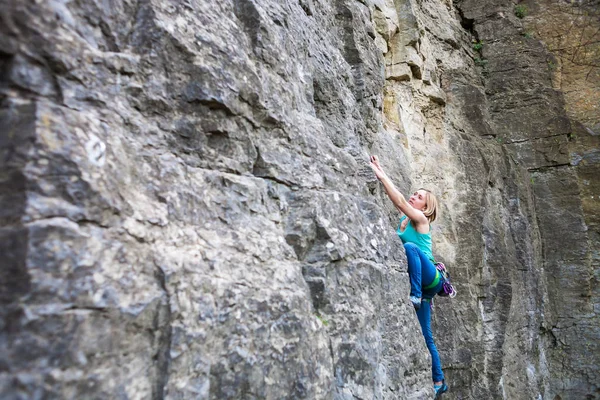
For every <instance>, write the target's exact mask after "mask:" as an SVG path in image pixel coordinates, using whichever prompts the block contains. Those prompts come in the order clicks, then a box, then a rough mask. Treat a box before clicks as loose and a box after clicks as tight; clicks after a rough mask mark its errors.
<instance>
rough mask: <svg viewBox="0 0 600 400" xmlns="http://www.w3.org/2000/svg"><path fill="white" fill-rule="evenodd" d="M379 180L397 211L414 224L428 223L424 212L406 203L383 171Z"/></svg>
mask: <svg viewBox="0 0 600 400" xmlns="http://www.w3.org/2000/svg"><path fill="white" fill-rule="evenodd" d="M379 180H380V181H381V183H382V184H383V188H384V189H385V192H386V193H387V195H388V197H389V198H390V200H391V201H392V203H394V205H395V206H396V208H397V209H398V211H400V212H401V213H403V214H405V215H406V216H407V217H408V218H409V219H410V220H411V221H414V222H415V224H416V225H421V224H425V225H427V224H428V221H427V217H425V214H423V213H422V212H421V211H419V210H417V209H415V208H414V207H413V206H411V205H410V204H408V201H406V198H404V196H403V195H402V193H400V192H399V191H398V189H396V186H394V183H393V182H392V181H391V179H390V178H389V177H388V176H387V175H386V174H385V172H384V173H383V176H382V177H381V178H379Z"/></svg>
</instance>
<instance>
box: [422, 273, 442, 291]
mask: <svg viewBox="0 0 600 400" xmlns="http://www.w3.org/2000/svg"><path fill="white" fill-rule="evenodd" d="M440 279H441V276H440V271H438V270H437V269H436V270H435V278H433V282H431V283H430V284H429V285H427V286H424V287H423V289H424V290H429V289H433V288H434V287H436V286H437V285H438V283H440Z"/></svg>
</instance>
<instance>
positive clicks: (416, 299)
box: [410, 296, 421, 310]
mask: <svg viewBox="0 0 600 400" xmlns="http://www.w3.org/2000/svg"><path fill="white" fill-rule="evenodd" d="M410 302H411V303H412V305H413V307H414V308H415V310H418V309H419V308H421V298H420V297H416V296H410Z"/></svg>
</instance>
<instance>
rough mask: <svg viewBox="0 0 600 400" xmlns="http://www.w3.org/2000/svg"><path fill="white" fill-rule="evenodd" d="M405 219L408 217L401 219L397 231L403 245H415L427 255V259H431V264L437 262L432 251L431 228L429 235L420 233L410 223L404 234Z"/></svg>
mask: <svg viewBox="0 0 600 400" xmlns="http://www.w3.org/2000/svg"><path fill="white" fill-rule="evenodd" d="M405 218H406V215H403V216H402V218H400V222H399V223H398V229H397V230H396V233H397V234H398V236H399V237H400V240H402V243H403V244H404V243H407V242H410V243H414V244H415V245H417V247H418V248H419V249H420V250H421V251H422V252H423V253H425V255H426V256H427V258H429V259H430V260H431V262H435V260H434V259H433V252H432V251H431V227H430V228H429V232H428V233H419V232H417V230H416V229H415V228H414V227H413V225H412V223H411V222H410V221H409V222H408V223H407V224H406V228H405V229H404V232H402V231H401V226H402V221H404V219H405Z"/></svg>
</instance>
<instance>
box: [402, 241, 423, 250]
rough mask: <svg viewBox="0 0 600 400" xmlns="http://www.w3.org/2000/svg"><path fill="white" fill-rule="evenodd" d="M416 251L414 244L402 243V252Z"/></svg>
mask: <svg viewBox="0 0 600 400" xmlns="http://www.w3.org/2000/svg"><path fill="white" fill-rule="evenodd" d="M418 249H419V248H418V247H417V245H416V244H414V243H410V242H407V243H404V250H405V251H406V252H409V251H412V252H416V251H417V250H418Z"/></svg>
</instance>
